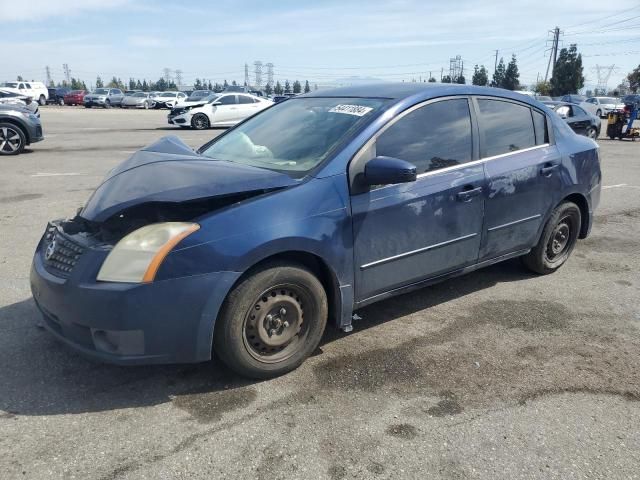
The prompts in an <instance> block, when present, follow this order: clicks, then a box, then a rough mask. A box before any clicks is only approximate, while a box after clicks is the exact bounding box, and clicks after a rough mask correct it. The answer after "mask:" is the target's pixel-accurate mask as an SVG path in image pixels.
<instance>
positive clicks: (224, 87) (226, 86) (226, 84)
mask: <svg viewBox="0 0 640 480" xmlns="http://www.w3.org/2000/svg"><path fill="white" fill-rule="evenodd" d="M228 87H229V82H227V81H226V80H225V81H224V82H223V83H222V89H223V90H226V89H227V88H228Z"/></svg>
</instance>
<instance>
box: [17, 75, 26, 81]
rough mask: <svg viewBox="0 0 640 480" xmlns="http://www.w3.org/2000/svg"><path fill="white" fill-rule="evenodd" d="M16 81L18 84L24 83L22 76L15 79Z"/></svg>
mask: <svg viewBox="0 0 640 480" xmlns="http://www.w3.org/2000/svg"><path fill="white" fill-rule="evenodd" d="M16 80H17V81H18V82H22V81H24V80H22V75H18V77H17V78H16Z"/></svg>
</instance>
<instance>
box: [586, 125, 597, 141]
mask: <svg viewBox="0 0 640 480" xmlns="http://www.w3.org/2000/svg"><path fill="white" fill-rule="evenodd" d="M587 137H589V138H592V139H594V140H595V139H596V138H598V131H597V130H596V128H595V127H589V128H587Z"/></svg>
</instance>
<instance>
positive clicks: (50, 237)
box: [42, 223, 86, 278]
mask: <svg viewBox="0 0 640 480" xmlns="http://www.w3.org/2000/svg"><path fill="white" fill-rule="evenodd" d="M85 250H86V249H85V247H83V246H82V245H80V244H78V243H76V242H74V241H73V240H71V238H69V237H68V236H67V235H65V234H64V233H62V232H61V231H60V229H59V228H58V227H57V226H56V225H53V224H51V223H50V224H49V225H48V226H47V231H46V233H45V236H44V244H43V247H42V256H43V259H44V265H45V268H46V269H47V270H48V271H49V273H52V274H54V275H56V276H58V277H63V278H68V277H69V275H71V272H72V271H73V268H74V267H75V266H76V263H77V262H78V259H79V258H80V256H81V255H82V254H83V253H84V252H85Z"/></svg>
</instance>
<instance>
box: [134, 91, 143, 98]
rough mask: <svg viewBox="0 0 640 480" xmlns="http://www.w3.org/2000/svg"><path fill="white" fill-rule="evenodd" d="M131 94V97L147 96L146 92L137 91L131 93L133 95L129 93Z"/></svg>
mask: <svg viewBox="0 0 640 480" xmlns="http://www.w3.org/2000/svg"><path fill="white" fill-rule="evenodd" d="M131 96H132V97H138V98H141V97H146V96H147V94H146V93H142V92H139V93H134V94H133V95H131Z"/></svg>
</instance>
